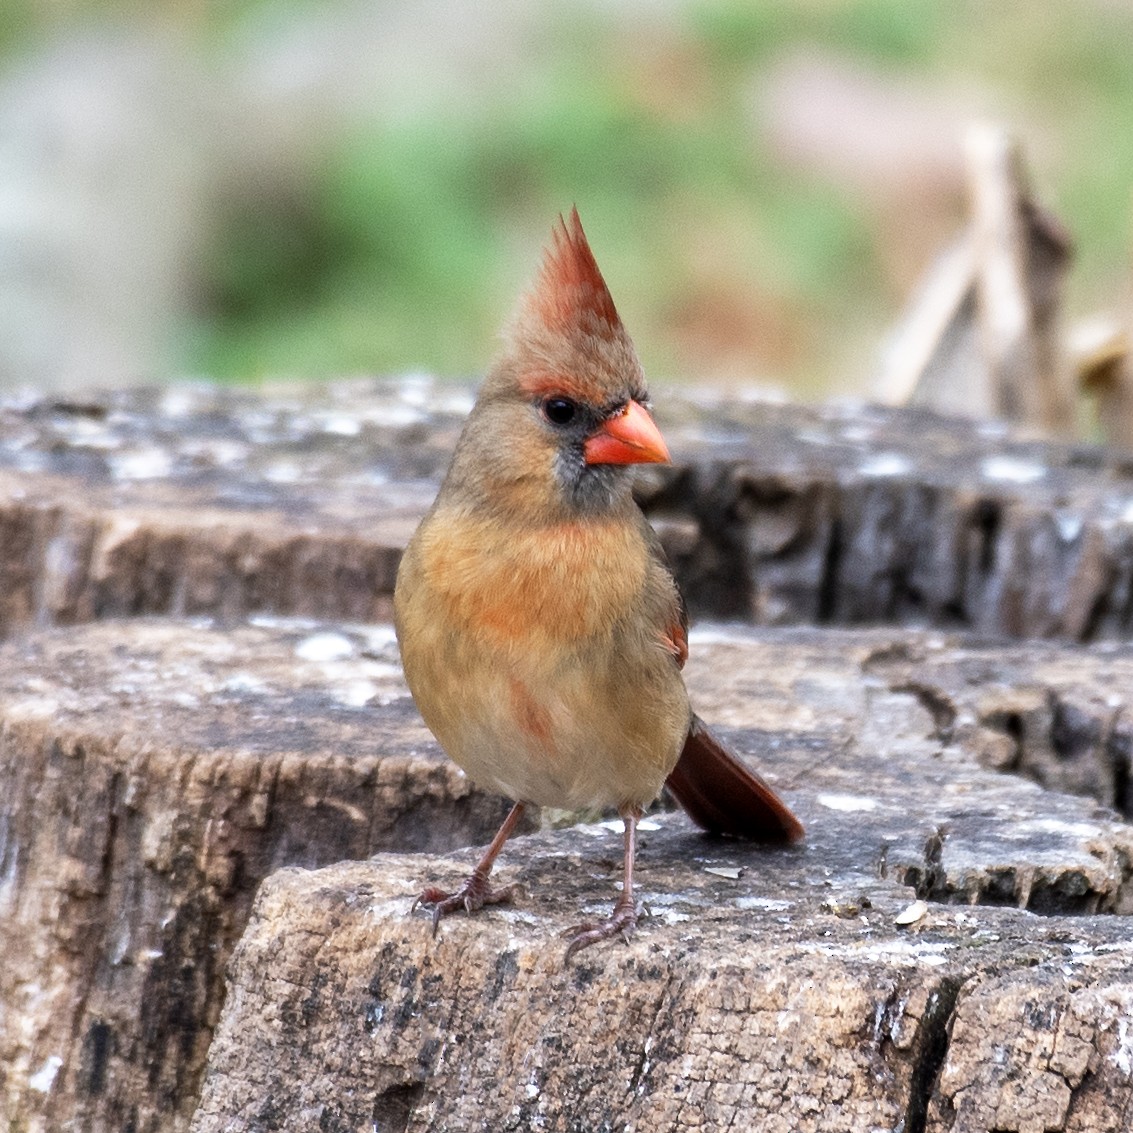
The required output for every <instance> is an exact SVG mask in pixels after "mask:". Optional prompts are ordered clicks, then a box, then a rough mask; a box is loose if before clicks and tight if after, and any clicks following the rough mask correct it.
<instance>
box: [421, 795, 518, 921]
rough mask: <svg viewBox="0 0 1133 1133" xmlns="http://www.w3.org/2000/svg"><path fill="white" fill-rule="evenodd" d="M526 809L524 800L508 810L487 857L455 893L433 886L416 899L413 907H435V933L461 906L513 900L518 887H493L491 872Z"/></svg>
mask: <svg viewBox="0 0 1133 1133" xmlns="http://www.w3.org/2000/svg"><path fill="white" fill-rule="evenodd" d="M524 809H525V807H524V804H523V803H516V804H515V806H513V807H512V808H511V810H510V811H508V816H507V818H505V819H504V821H503V825H502V826H501V827H500V828H499V830H498V831H496V836H495V837H494V838H493V839H492V842H491V845H490V846H489V847H488V848H487V849H486V850H485V851H484V856H483V857H482V858H481V859H480V860H479V861H478V862H477V863H476V868H475V869H474V870H473V871H472V872H471V874H469V876H468V879H467V880H466V881H465V882H464V884H463V885H462V886H461V887H460V888H459V889H457V890H456V891H455V892H454V893H446V892H445V891H444V890H443V889H437V888H434V887H433V886H430V887H429V888H428V889H426V890H425V891H424V892H423V893H422V894H421V896H420V897H418V898H417V900H416V901H414V902H413V909H416V908H417V906H418V905H432V906H433V935H434V936H436V935H437V926H438V925H439V924H440V923H441V918H442V917H447V916H448V915H449V913H455V912H456V911H457V910H458V909H464V911H465V912H467V913H473V912H475V911H476V910H477V909H481V908H483V907H484V906H485V905H505V904H507V903H508V902H509V901H511V898H512V894H513V892H514V890H515V886H514V885H508V886H506V887H505V888H503V889H493V888H492V887H491V886H490V885H489V884H488V875H489V874H490V873H491V872H492V866H493V865H495V864H496V858H498V857H499V856H500V851H501V850H502V849H503V848H504V843H505V842H506V841H507V840H508V838H510V837H511V834H512V832H513V831H514V830H515V827H516V824H517V823H518V822H519V820H520V819H521V818H522V817H523V811H524ZM413 909H411V910H410V912H412V911H413Z"/></svg>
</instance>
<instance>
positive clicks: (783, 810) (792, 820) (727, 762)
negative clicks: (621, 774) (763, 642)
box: [666, 716, 804, 843]
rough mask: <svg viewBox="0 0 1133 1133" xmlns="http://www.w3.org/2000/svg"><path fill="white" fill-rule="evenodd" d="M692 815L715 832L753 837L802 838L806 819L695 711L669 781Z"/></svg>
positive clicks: (769, 839)
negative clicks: (708, 726) (802, 821)
mask: <svg viewBox="0 0 1133 1133" xmlns="http://www.w3.org/2000/svg"><path fill="white" fill-rule="evenodd" d="M666 785H667V786H668V788H669V790H670V791H672V793H673V794H674V795H675V796H676V799H677V802H679V803H680V804H681V806H682V807H684V809H685V810H686V811H687V812H688V815H689V817H690V818H691V819H692V820H693V822H695V823H696V824H697V826H700V827H701V828H703V829H704V830H708V831H711V832H712V833H713V834H733V835H735V836H736V837H739V838H749V839H751V840H752V841H754V842H771V843H784V842H797V841H798V840H799V839H800V838H801V837H802V836H803V833H804V831H803V825H802V823H801V822H799V820H798V819H797V818H796V817H795V816H794V815H793V814H792V813H791V811H790V809H789V808H788V806H787V804H786V803H785V802H783V800H782V799H781V798H779V796H778V795H777V794H776V793H775V792H774V791H773V790H772V789H771V787H769V786H768V785H767V784H766V783H765V782H764V781H763V780H762V779H761V778H760V777H759V776H758V775H756V774H755V772H753V771H751V770H749V769H748V768H747V767H746V766H745V765H744V764H743V763H742V762H740V760H739V759H738V758H737V757H736V756H735V755H733V754H732V753H731V752H730V751H729V750H728V749H727V748H726V747H725V746H724V745H723V744H722V743H721V742H720V741H719V740H718V739H717V738H716V737H715V736H714V735H713V734H712V733H711V732H710V731H709V730H708V728H707V727H706V726H705V724H704V722H703V721H702V720H701V719H700V718H699V717H698V716H693V718H692V725H691V726H690V727H689V731H688V739H686V740H685V746H684V750H683V751H682V752H681V757H680V759H679V760H678V761H677V765H676V767H674V768H673V770H672V772H671V773H670V775H669V778H668V781H667V783H666Z"/></svg>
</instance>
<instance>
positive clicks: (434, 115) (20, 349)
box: [0, 0, 1133, 397]
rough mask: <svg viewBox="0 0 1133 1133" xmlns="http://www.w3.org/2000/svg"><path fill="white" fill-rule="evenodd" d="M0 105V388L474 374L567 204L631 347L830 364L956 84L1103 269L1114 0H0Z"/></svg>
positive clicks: (815, 378) (1120, 264) (1100, 292)
mask: <svg viewBox="0 0 1133 1133" xmlns="http://www.w3.org/2000/svg"><path fill="white" fill-rule="evenodd" d="M13 92H14V93H13ZM0 104H3V107H4V109H2V110H0V162H2V163H3V164H4V167H5V168H6V169H9V170H12V169H14V170H15V173H14V176H13V178H12V179H9V182H8V188H7V190H6V192H5V193H0V288H2V289H3V291H5V292H7V294H8V302H7V303H6V304H4V306H6V307H7V313H6V314H5V313H4V312H3V311H0V340H4V339H5V338H6V340H7V342H8V346H7V347H6V348H5V347H3V346H0V351H3V350H5V349H6V350H7V353H6V355H4V356H3V357H0V384H5V385H8V386H12V385H16V384H23V383H25V382H31V383H33V384H37V385H41V386H52V385H76V384H78V385H82V384H107V383H111V384H124V383H126V382H130V381H136V380H139V379H151V378H158V379H160V378H164V377H170V376H186V375H206V376H214V377H218V378H221V379H226V380H237V381H248V380H258V379H263V378H267V377H271V378H281V377H282V378H291V377H296V378H301V377H319V376H327V375H342V374H360V373H390V372H404V371H406V370H426V371H430V372H435V373H440V374H445V375H450V374H451V375H459V376H468V375H475V374H478V373H480V372H482V370H483V368H484V367H485V366H486V365H487V363H488V362H489V360H490V358H491V355H492V352H493V350H494V345H495V335H496V333H497V329H498V328H499V326H500V325H501V323H502V322H503V321H504V319H505V318H506V316H507V314H508V312H509V310H510V308H511V306H512V304H513V303H514V301H515V297H516V294H517V292H518V291H519V290H520V289H521V288H523V287H524V286H525V285H526V283H527V281H528V280H529V279H530V277H531V276H532V274H533V272H534V269H535V266H536V264H537V262H538V257H539V249H540V247H541V246H542V244H543V242H544V240H545V239H546V236H547V233H548V232H549V229H550V225H551V222H552V221H553V219H554V217H555V216H556V215H557V214H558V213H559V212H560V211H566V210H568V209H569V208H570V206H571V205H572V204H577V206H578V208H579V211H580V213H581V215H582V218H583V222H584V224H585V225H586V227H587V231H588V233H589V235H590V239H591V243H592V245H593V247H594V249H595V252H596V254H597V256H598V260H599V262H600V264H601V265H602V267H603V270H604V272H605V274H606V278H607V281H608V283H609V284H610V288H611V290H612V292H613V294H614V298H615V301H616V302H617V303H618V306H619V309H620V310H621V313H622V316H623V319H624V321H625V322H626V324H627V327H628V329H629V330H630V333H631V335H632V336H633V337H634V339H635V341H636V343H637V345H638V349H639V352H640V354H641V356H642V359H643V361H644V363H645V365H646V369H647V371H648V372H650V373H651V374H653V375H654V376H655V377H658V378H660V379H674V380H682V381H701V382H711V383H714V384H717V385H721V384H722V385H730V384H734V383H737V382H763V383H770V384H773V385H776V386H779V387H780V388H783V389H785V390H786V391H788V392H789V393H790V394H791V395H792V396H799V397H817V396H825V395H829V394H841V393H848V394H859V393H862V392H865V391H867V390H868V388H869V383H870V380H871V377H872V375H873V373H874V371H875V369H876V364H877V353H878V348H879V344H880V340H881V337H882V335H883V333H884V331H885V329H886V328H887V327H888V326H889V325H890V324H891V323H892V321H893V320H894V319H895V317H896V315H897V313H898V312H899V310H900V308H901V305H902V304H903V302H904V301H905V300H906V298H907V296H908V294H909V293H910V290H911V289H912V288H913V286H914V285H915V283H916V280H917V278H918V276H919V275H920V273H921V272H922V271H923V270H924V268H925V267H926V265H927V264H928V262H929V261H930V260H931V258H932V256H933V254H934V253H935V252H936V251H937V250H939V248H940V247H941V246H942V244H943V243H944V242H945V241H947V240H948V238H949V237H950V236H951V235H952V234H954V232H955V231H956V229H957V227H958V225H959V224H960V222H961V219H962V216H963V208H964V182H963V177H964V174H963V163H962V158H961V151H960V148H959V138H960V135H961V133H962V130H963V127H964V124H965V123H966V122H968V121H970V120H972V119H974V118H978V117H985V116H990V117H993V118H996V119H998V120H1001V121H1005V122H1008V123H1009V124H1010V125H1011V126H1012V128H1013V129H1015V130H1016V132H1017V133H1018V135H1019V136H1020V137H1021V138H1022V139H1023V142H1024V144H1025V148H1026V153H1027V157H1028V162H1029V165H1030V168H1031V171H1032V174H1033V178H1034V181H1035V184H1036V188H1037V192H1038V196H1039V198H1040V199H1041V200H1043V201H1044V202H1045V203H1046V204H1048V205H1049V206H1051V208H1052V209H1053V210H1054V211H1055V213H1056V214H1057V215H1059V216H1060V217H1061V218H1062V220H1063V221H1064V222H1065V223H1066V224H1067V226H1068V228H1069V229H1070V231H1071V233H1072V234H1073V236H1074V238H1075V242H1076V246H1077V254H1078V258H1077V261H1076V265H1075V268H1074V273H1073V281H1072V285H1071V292H1070V295H1069V305H1070V309H1071V311H1072V312H1076V313H1083V314H1085V313H1089V312H1092V311H1094V310H1095V309H1099V308H1101V309H1114V308H1118V307H1120V306H1121V305H1122V304H1123V303H1124V301H1125V297H1126V280H1127V276H1128V267H1129V263H1128V255H1129V225H1128V221H1129V212H1130V189H1131V186H1133V4H1129V3H1123V2H1117V0H1079V2H1077V3H1065V2H1062V3H1057V2H1051V0H1045V2H1043V0H1038V2H1036V0H1032V2H1029V3H1023V2H1014V0H1003V2H999V3H995V4H989V3H986V2H974V0H970V2H954V3H930V2H928V0H791V2H784V3H758V2H751V0H748V2H742V0H633V2H630V3H625V4H620V5H608V4H598V3H593V4H585V3H577V4H556V5H538V4H516V3H501V4H498V5H491V6H487V5H472V4H467V3H459V2H454V0H447V2H439V0H419V2H417V3H408V2H403V3H392V2H380V0H375V2H372V3H367V4H362V3H357V2H353V0H351V2H339V0H319V2H309V3H304V2H299V0H259V2H257V3H250V4H243V5H240V4H236V5H219V4H208V3H204V2H203V0H202V2H198V3H187V2H186V3H177V2H174V0H165V2H164V3H162V2H156V3H153V2H151V3H141V2H136V3H128V2H125V0H119V2H117V3H94V2H93V0H92V2H89V3H80V2H71V3H67V2H65V0H63V2H59V0H56V2H54V3H46V2H42V0H40V2H37V0H5V7H4V14H3V16H2V17H0ZM13 162H14V163H15V164H13ZM21 163H22V164H21ZM5 196H6V198H7V203H5V200H4V198H5Z"/></svg>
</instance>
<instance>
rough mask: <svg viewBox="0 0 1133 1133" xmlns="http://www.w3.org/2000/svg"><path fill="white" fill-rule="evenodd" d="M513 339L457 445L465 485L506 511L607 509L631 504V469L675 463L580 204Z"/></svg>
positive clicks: (554, 243)
mask: <svg viewBox="0 0 1133 1133" xmlns="http://www.w3.org/2000/svg"><path fill="white" fill-rule="evenodd" d="M504 344H505V345H504V350H503V352H502V354H501V356H500V357H499V358H498V359H497V361H496V363H495V365H494V366H493V367H492V370H491V372H490V373H489V375H488V377H487V379H486V380H485V382H484V386H483V388H482V390H481V392H480V397H479V399H478V401H477V404H476V408H475V409H474V410H473V413H472V415H471V417H470V418H469V421H468V424H467V426H466V427H465V431H464V435H463V436H462V438H461V443H460V446H459V447H458V451H457V456H456V459H455V461H454V466H453V472H454V475H455V477H456V478H457V480H458V482H459V483H460V484H462V485H464V486H466V487H469V488H474V487H476V486H478V487H480V488H482V489H483V490H484V492H485V495H486V498H487V499H488V500H489V501H490V502H491V503H493V504H495V505H498V506H502V507H509V508H512V509H515V508H525V507H530V508H533V509H534V508H539V509H542V512H543V514H545V515H548V516H550V514H551V512H552V511H558V510H566V511H568V512H574V513H577V512H584V513H601V512H605V511H609V510H610V509H612V508H614V507H616V506H622V505H624V504H625V503H626V501H628V499H629V492H630V477H629V474H628V473H629V467H630V466H631V465H634V464H651V463H666V462H668V460H669V451H668V449H667V448H666V446H665V441H664V439H663V438H662V436H661V432H660V430H659V429H658V428H657V426H656V424H655V423H654V421H653V417H652V414H651V412H650V407H649V395H648V391H647V389H646V384H645V375H644V373H643V372H642V369H641V363H640V362H639V361H638V359H637V353H636V352H635V350H634V348H633V343H632V342H631V341H630V338H629V335H628V334H626V331H625V328H624V327H623V326H622V322H621V319H620V318H619V317H618V312H617V310H616V308H615V307H614V301H613V299H612V298H611V297H610V292H609V290H608V289H607V287H606V283H605V281H604V280H603V278H602V273H601V272H600V271H599V270H598V264H597V262H596V261H595V259H594V255H593V253H592V252H591V251H590V245H589V244H588V243H587V240H586V234H585V233H584V232H583V230H582V222H581V221H580V220H579V218H578V211H577V210H576V209H572V210H571V214H570V217H569V218H568V219H566V220H564V219H563V218H561V217H560V218H559V223H558V225H557V226H556V228H555V229H554V231H553V233H552V238H551V243H550V244H549V246H548V247H547V249H546V252H545V255H544V258H543V264H542V267H541V269H540V271H539V274H538V276H537V278H536V280H535V283H534V285H533V286H532V287H531V289H530V290H529V291H528V293H527V294H526V295H524V297H523V298H522V299H521V301H520V303H519V307H518V309H517V310H516V312H515V315H514V316H513V318H512V320H511V322H510V324H509V325H508V327H507V329H506V331H505V334H504ZM552 505H554V506H552Z"/></svg>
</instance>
